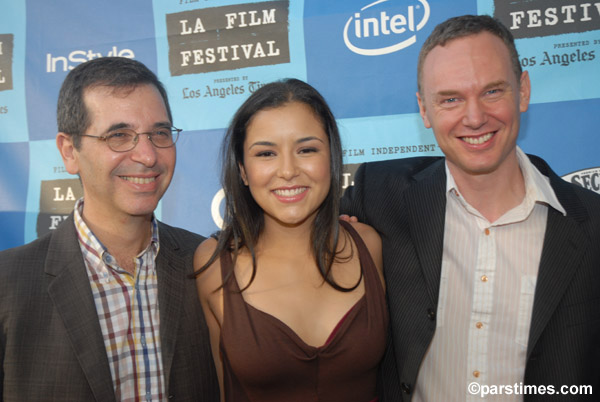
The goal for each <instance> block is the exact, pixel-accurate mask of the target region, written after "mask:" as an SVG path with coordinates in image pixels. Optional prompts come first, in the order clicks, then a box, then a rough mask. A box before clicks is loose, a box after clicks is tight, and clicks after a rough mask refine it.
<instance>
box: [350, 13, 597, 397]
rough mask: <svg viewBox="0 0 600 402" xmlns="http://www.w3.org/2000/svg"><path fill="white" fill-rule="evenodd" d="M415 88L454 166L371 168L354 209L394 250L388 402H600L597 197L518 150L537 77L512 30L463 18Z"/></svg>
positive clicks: (437, 32) (424, 57) (386, 248)
mask: <svg viewBox="0 0 600 402" xmlns="http://www.w3.org/2000/svg"><path fill="white" fill-rule="evenodd" d="M418 80H419V91H418V93H417V100H418V103H419V108H420V114H421V117H422V119H423V122H424V124H425V126H426V127H428V128H433V131H434V134H435V136H436V139H437V142H438V145H439V146H440V148H441V150H442V151H443V152H444V155H445V158H433V157H417V158H409V159H401V160H392V161H385V162H375V163H366V164H363V165H362V166H361V167H360V168H359V170H358V171H357V173H356V176H355V179H354V183H355V185H354V187H351V188H349V189H348V190H346V193H345V195H344V198H343V200H342V211H343V212H344V213H347V214H349V215H354V216H356V217H357V218H358V219H359V220H360V221H361V222H365V223H367V224H369V225H371V226H373V227H374V228H376V229H377V230H378V231H379V233H380V234H381V238H382V241H383V253H384V255H383V257H384V270H385V276H386V284H387V295H388V301H389V308H390V317H391V334H390V343H389V347H388V350H387V352H386V356H385V358H384V361H383V363H382V368H381V378H380V385H381V387H380V388H381V393H382V395H381V396H382V400H383V401H400V400H404V401H409V400H413V401H438V400H444V401H465V400H471V399H473V400H476V399H479V398H480V397H481V396H482V395H483V394H488V395H487V396H488V398H489V397H490V396H492V395H490V394H494V393H495V394H496V396H495V398H497V399H494V400H501V401H513V400H515V401H517V400H526V401H534V400H535V401H538V400H539V401H575V400H593V398H597V396H590V394H591V393H592V392H594V395H595V394H597V393H599V392H600V196H598V195H597V194H595V193H593V192H591V191H589V190H586V189H583V188H581V187H578V186H575V185H572V184H570V183H567V182H565V181H564V180H562V179H561V178H560V177H558V176H557V175H556V174H555V173H554V172H553V171H552V170H551V169H550V168H549V167H548V165H547V164H546V163H545V162H544V161H543V160H542V159H540V158H538V157H535V156H525V154H524V153H523V152H522V151H521V150H520V149H519V148H518V147H517V146H516V139H517V136H518V132H519V116H520V113H522V112H525V111H526V110H527V107H528V103H529V95H530V82H529V77H528V75H527V72H522V71H521V66H520V63H519V59H518V55H517V52H516V49H515V46H514V41H513V38H512V35H511V34H510V32H509V31H508V30H507V29H506V28H505V27H504V26H502V25H501V24H500V23H499V22H498V21H496V20H494V19H492V18H491V17H488V16H462V17H456V18H451V19H450V20H448V21H445V22H443V23H441V24H440V25H438V27H436V28H435V29H434V31H433V33H432V34H431V36H430V37H429V38H428V39H427V41H426V42H425V44H424V45H423V48H422V50H421V54H420V56H419V70H418ZM500 386H503V387H504V388H503V389H502V390H501V389H500ZM531 386H545V387H546V388H545V389H542V388H532V387H531ZM563 386H567V387H566V388H565V387H563ZM569 386H579V387H578V388H568V387H569ZM581 386H583V387H581ZM592 387H593V388H592ZM586 394H587V395H586Z"/></svg>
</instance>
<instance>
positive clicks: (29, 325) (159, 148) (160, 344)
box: [0, 57, 219, 402]
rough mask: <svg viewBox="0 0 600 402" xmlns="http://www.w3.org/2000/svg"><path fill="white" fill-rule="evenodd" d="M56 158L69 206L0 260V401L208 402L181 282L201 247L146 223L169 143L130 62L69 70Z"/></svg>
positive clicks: (203, 351)
mask: <svg viewBox="0 0 600 402" xmlns="http://www.w3.org/2000/svg"><path fill="white" fill-rule="evenodd" d="M57 115H58V129H59V133H58V135H57V140H56V141H57V146H58V149H59V151H60V153H61V156H62V158H63V161H64V164H65V167H66V169H67V171H68V172H69V173H71V174H78V175H79V177H80V179H81V183H82V186H83V194H84V195H83V198H82V199H81V200H79V201H78V202H77V204H76V207H75V211H74V212H73V213H72V214H71V216H70V217H69V218H68V219H67V220H65V222H63V223H62V224H61V225H60V226H59V227H58V228H57V229H56V230H55V231H53V232H52V233H50V234H48V235H46V236H43V237H42V238H39V239H37V240H35V241H34V242H32V243H30V244H27V245H24V246H22V247H18V248H14V249H10V250H5V251H3V252H1V253H0V326H1V332H0V347H1V349H0V361H1V366H0V376H1V381H0V400H2V401H50V400H52V401H99V402H106V401H119V400H131V401H133V400H146V401H150V400H153V401H158V400H160V401H162V400H167V399H169V400H174V401H210V402H212V401H218V399H219V390H218V383H217V377H216V373H215V369H214V364H213V359H212V356H211V351H210V343H209V335H208V330H207V327H206V323H205V321H204V316H203V313H202V308H201V306H200V304H199V301H198V297H197V292H196V288H195V282H194V281H193V280H191V279H189V278H188V275H189V274H190V273H191V271H192V258H193V254H194V251H195V249H196V247H197V245H198V244H199V243H200V242H201V241H202V240H203V238H202V237H201V236H198V235H195V234H193V233H190V232H188V231H185V230H183V229H178V228H173V227H170V226H168V225H165V224H163V223H160V222H158V221H157V220H156V219H155V218H154V214H153V211H154V209H155V208H156V206H157V203H158V202H159V200H160V198H161V197H162V195H163V194H164V192H165V191H166V189H167V187H168V186H169V183H170V181H171V178H172V175H173V170H174V168H175V147H174V145H175V142H176V140H177V136H178V134H179V130H178V129H175V128H174V127H172V116H171V111H170V108H169V103H168V99H167V95H166V92H165V89H164V87H163V86H162V84H161V83H160V82H159V81H158V79H157V77H156V76H155V75H154V73H152V72H151V71H150V70H149V69H148V68H147V67H145V66H144V65H143V64H142V63H140V62H137V61H134V60H129V59H125V58H117V57H115V58H112V57H110V58H101V59H95V60H92V61H89V62H86V63H84V64H81V65H79V66H78V67H76V68H75V69H73V70H72V71H71V72H70V73H69V74H68V76H67V78H66V79H65V82H64V83H63V85H62V88H61V91H60V94H59V99H58V108H57Z"/></svg>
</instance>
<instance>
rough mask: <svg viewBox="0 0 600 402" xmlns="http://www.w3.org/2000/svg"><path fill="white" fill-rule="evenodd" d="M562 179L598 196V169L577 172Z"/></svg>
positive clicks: (599, 175) (599, 169) (599, 186)
mask: <svg viewBox="0 0 600 402" xmlns="http://www.w3.org/2000/svg"><path fill="white" fill-rule="evenodd" d="M562 178H563V179H565V180H566V181H568V182H571V183H573V184H577V185H578V186H581V187H583V188H587V189H588V190H592V191H595V192H597V193H598V194H600V167H595V168H589V169H583V170H578V171H576V172H573V173H569V174H566V175H564V176H563V177H562Z"/></svg>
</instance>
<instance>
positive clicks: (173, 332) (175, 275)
mask: <svg viewBox="0 0 600 402" xmlns="http://www.w3.org/2000/svg"><path fill="white" fill-rule="evenodd" d="M159 236H160V251H159V253H158V256H157V257H156V269H157V272H158V308H159V310H160V335H161V336H160V341H161V351H162V359H163V371H164V376H165V389H166V390H168V389H169V379H170V377H171V376H170V373H171V366H172V363H173V354H174V352H175V346H176V345H175V344H176V340H177V330H178V328H179V323H180V321H181V306H183V303H184V300H183V297H184V296H183V295H184V292H185V281H186V280H190V281H191V279H189V278H187V276H186V271H185V264H186V261H185V259H184V258H183V257H182V256H181V255H180V254H178V253H176V250H178V249H179V245H178V244H177V243H176V242H175V241H174V239H173V238H172V237H171V236H170V233H169V232H168V231H167V229H166V228H165V227H164V226H163V225H161V226H160V229H159Z"/></svg>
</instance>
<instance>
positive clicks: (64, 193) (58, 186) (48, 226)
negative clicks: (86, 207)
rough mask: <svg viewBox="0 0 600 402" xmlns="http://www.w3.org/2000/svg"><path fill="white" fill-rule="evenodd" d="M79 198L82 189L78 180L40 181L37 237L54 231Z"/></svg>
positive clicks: (81, 194)
mask: <svg viewBox="0 0 600 402" xmlns="http://www.w3.org/2000/svg"><path fill="white" fill-rule="evenodd" d="M81 197H83V188H82V187H81V183H80V181H79V179H63V180H42V183H41V188H40V213H39V214H38V219H37V227H36V229H37V235H38V237H40V236H43V235H45V234H46V233H48V232H49V231H51V230H54V229H56V227H57V226H58V225H59V224H60V223H61V222H62V221H63V220H65V219H66V218H67V217H68V216H69V214H70V213H71V211H73V207H74V206H75V202H76V201H77V200H78V199H79V198H81Z"/></svg>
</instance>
